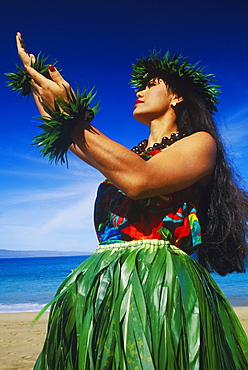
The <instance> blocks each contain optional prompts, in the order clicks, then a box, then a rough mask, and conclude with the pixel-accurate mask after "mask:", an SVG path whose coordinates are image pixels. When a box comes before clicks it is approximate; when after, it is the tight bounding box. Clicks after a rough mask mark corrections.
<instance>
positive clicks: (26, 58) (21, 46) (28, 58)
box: [16, 32, 35, 67]
mask: <svg viewBox="0 0 248 370" xmlns="http://www.w3.org/2000/svg"><path fill="white" fill-rule="evenodd" d="M16 46H17V52H18V56H19V58H20V59H21V61H22V63H23V65H24V67H29V66H31V63H34V62H35V56H34V55H33V54H29V53H28V51H27V49H26V46H25V43H24V40H23V38H22V35H21V33H20V32H17V34H16Z"/></svg>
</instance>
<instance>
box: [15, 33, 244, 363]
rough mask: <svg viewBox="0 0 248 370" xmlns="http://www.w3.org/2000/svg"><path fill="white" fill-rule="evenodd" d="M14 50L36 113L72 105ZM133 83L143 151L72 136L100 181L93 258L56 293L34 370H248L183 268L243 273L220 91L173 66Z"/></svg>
mask: <svg viewBox="0 0 248 370" xmlns="http://www.w3.org/2000/svg"><path fill="white" fill-rule="evenodd" d="M17 48H18V53H19V56H20V58H21V60H22V61H23V64H24V66H25V67H26V69H27V72H28V73H29V74H30V76H31V77H32V84H33V94H34V98H35V101H36V103H37V106H38V108H39V110H40V113H41V115H43V116H44V115H47V113H46V112H45V111H44V105H43V103H44V102H45V104H46V106H53V105H54V99H56V98H57V97H62V98H63V99H65V100H66V99H68V95H67V94H66V91H68V90H69V88H70V87H69V84H68V83H67V82H66V81H65V80H64V79H63V78H62V76H61V75H60V73H59V72H58V71H57V70H56V69H55V68H54V67H53V66H50V77H51V79H47V78H46V77H44V76H43V75H41V74H39V73H38V72H37V71H35V70H34V69H33V68H32V67H30V63H31V60H32V59H34V56H33V55H29V54H27V52H26V49H25V47H24V43H23V41H22V38H21V34H20V33H18V34H17ZM183 63H184V64H183ZM179 71H180V73H179ZM180 74H181V75H182V76H183V77H182V78H180V76H179V75H180ZM132 77H133V78H132V82H133V83H134V85H136V87H137V88H138V92H137V101H136V103H135V107H134V117H135V118H136V119H137V120H138V121H140V122H142V123H144V124H145V125H148V126H149V128H150V134H149V138H148V141H144V142H142V143H140V145H139V146H138V147H135V148H134V149H133V151H130V150H129V149H127V148H125V147H123V146H122V145H120V144H118V143H116V142H114V141H112V140H111V139H109V138H108V137H106V136H105V135H104V134H102V133H101V132H100V131H99V130H97V129H96V128H93V126H92V125H90V128H91V129H87V128H89V124H88V122H85V121H84V117H82V118H81V119H80V120H78V123H77V125H76V126H75V128H74V129H73V131H72V133H71V138H72V141H73V143H74V144H73V145H72V146H71V150H72V151H73V152H74V153H75V154H76V155H77V156H78V157H79V158H81V159H82V160H84V161H85V162H86V163H88V164H90V165H92V166H93V167H95V168H96V169H97V170H99V171H100V172H101V173H102V174H103V175H104V176H105V177H106V178H107V180H105V181H104V182H103V183H102V184H101V185H100V187H99V190H98V195H97V199H96V205H95V226H96V231H97V234H98V238H99V247H98V248H97V249H96V251H95V253H94V254H93V255H92V256H90V257H89V258H88V259H87V260H86V261H85V262H84V263H83V264H81V265H80V266H79V267H78V268H77V269H76V270H75V271H73V273H72V274H71V275H70V276H69V277H68V278H67V279H66V280H65V281H64V282H63V283H62V285H61V286H60V288H59V289H58V293H57V296H56V297H55V299H54V302H53V305H52V308H51V312H50V318H49V325H48V334H47V338H46V341H45V344H44V348H43V350H42V353H41V355H40V357H39V359H38V360H37V363H36V366H35V369H52V370H55V369H60V370H61V369H159V370H160V369H169V370H171V369H178V370H179V369H180V370H182V369H183V370H186V369H208V370H210V369H211V370H216V369H221V370H222V369H223V370H224V369H225V370H226V369H246V368H247V367H248V353H247V351H248V340H247V337H246V335H245V333H244V331H243V329H242V327H241V325H240V323H239V321H238V319H237V317H236V315H235V314H234V312H233V310H232V308H231V306H230V305H229V303H228V302H227V300H226V298H225V297H224V296H223V294H222V292H221V291H220V290H219V288H218V286H217V285H216V284H215V283H214V281H213V279H212V278H211V276H210V275H209V274H208V272H207V271H206V269H205V268H204V267H202V266H201V265H200V264H199V263H198V262H196V261H195V260H194V259H193V258H192V257H190V255H191V254H192V253H193V252H195V251H199V256H200V257H199V259H200V261H201V263H202V264H203V265H204V266H205V267H206V268H207V269H210V268H213V269H215V270H216V271H217V272H219V273H220V274H221V275H225V274H226V273H228V272H232V271H239V272H242V271H244V264H243V260H244V258H245V248H246V246H245V239H244V235H245V222H246V219H247V209H248V207H247V205H248V202H247V197H246V195H245V194H244V193H243V192H242V190H240V189H239V188H238V187H237V186H236V184H235V181H234V179H233V176H232V173H231V171H230V169H229V167H228V165H227V163H226V160H225V157H224V151H223V147H222V145H221V142H220V140H219V138H218V135H217V132H216V129H215V126H214V123H213V119H212V113H213V111H214V110H216V107H215V104H216V103H217V98H216V93H217V88H216V87H214V86H213V85H211V84H210V83H209V82H210V79H209V78H208V77H206V75H205V76H204V75H203V73H202V70H200V69H197V68H194V67H193V66H190V67H189V65H188V64H187V61H184V62H182V59H181V58H180V57H179V58H177V56H174V57H173V58H172V59H170V58H169V55H168V54H166V56H165V58H164V60H163V59H161V58H158V56H156V55H151V56H150V57H149V58H148V59H145V58H143V59H141V60H138V61H137V64H136V65H134V73H133V76H132ZM92 128H93V129H92ZM162 138H163V139H162ZM161 139H162V140H161ZM137 154H138V155H137ZM234 195H235V197H234Z"/></svg>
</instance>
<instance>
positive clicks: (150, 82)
mask: <svg viewBox="0 0 248 370" xmlns="http://www.w3.org/2000/svg"><path fill="white" fill-rule="evenodd" d="M155 85H156V81H149V82H148V84H147V86H148V87H151V86H155Z"/></svg>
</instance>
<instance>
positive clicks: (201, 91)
mask: <svg viewBox="0 0 248 370" xmlns="http://www.w3.org/2000/svg"><path fill="white" fill-rule="evenodd" d="M198 64H199V62H197V63H196V64H193V65H192V64H190V63H189V61H188V58H184V57H183V56H182V55H181V54H178V53H176V54H174V55H173V56H172V57H171V56H170V53H169V52H168V51H167V52H166V53H165V55H164V56H162V55H161V53H160V52H159V53H158V52H156V51H152V52H151V53H150V54H149V55H148V57H142V58H141V59H137V63H136V64H133V70H134V72H133V73H131V76H132V78H131V84H132V87H134V88H135V89H137V90H141V89H143V88H145V86H146V84H147V82H148V81H149V80H150V79H151V78H154V77H160V78H162V79H164V80H165V81H166V82H167V83H168V85H169V86H170V87H171V88H172V89H175V92H177V93H179V94H181V95H182V96H183V97H185V94H187V93H191V94H193V95H195V96H197V97H198V98H199V99H200V100H202V101H203V102H204V104H205V105H206V107H207V109H209V111H210V112H213V111H217V108H216V106H215V105H216V104H218V103H219V101H218V98H217V95H218V93H219V92H220V86H218V85H216V84H215V83H214V81H215V80H214V75H212V74H207V73H205V67H200V66H198Z"/></svg>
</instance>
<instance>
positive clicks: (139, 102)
mask: <svg viewBox="0 0 248 370" xmlns="http://www.w3.org/2000/svg"><path fill="white" fill-rule="evenodd" d="M141 103H143V101H141V100H136V102H135V105H137V104H141Z"/></svg>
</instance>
